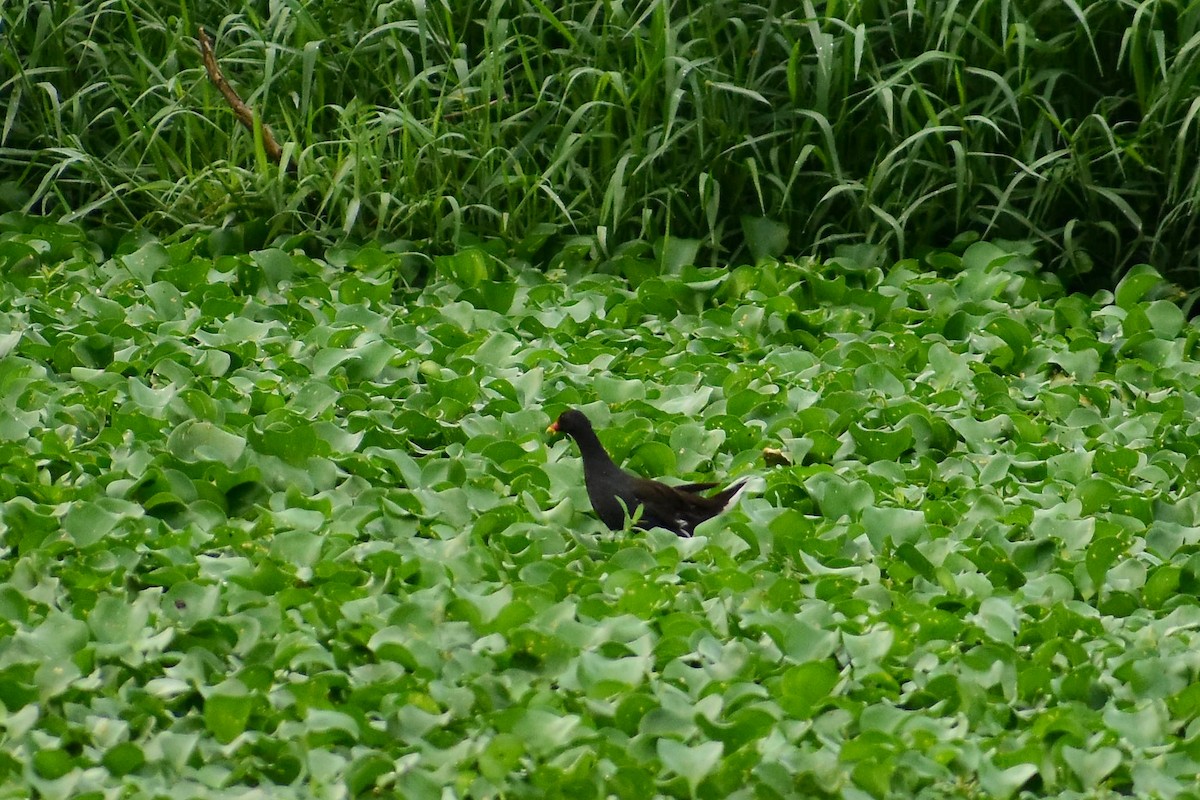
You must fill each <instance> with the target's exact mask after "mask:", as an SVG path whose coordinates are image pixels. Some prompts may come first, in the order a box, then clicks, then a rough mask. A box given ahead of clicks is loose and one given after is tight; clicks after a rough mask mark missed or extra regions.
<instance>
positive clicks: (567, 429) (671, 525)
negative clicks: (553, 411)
mask: <svg viewBox="0 0 1200 800" xmlns="http://www.w3.org/2000/svg"><path fill="white" fill-rule="evenodd" d="M546 430H547V432H550V433H565V434H566V435H567V436H570V437H571V438H572V439H574V440H575V443H576V444H577V445H579V452H580V453H581V454H582V455H583V482H584V484H585V485H586V486H587V493H588V499H590V500H591V501H592V509H593V510H594V511H595V512H596V516H598V517H600V521H601V522H603V523H604V524H605V525H607V526H608V527H609V528H611V529H612V530H614V531H615V530H620V529H621V528H622V526H624V524H625V516H626V513H628V515H629V516H630V518H633V519H635V520H636V522H635V523H634V524H635V525H636V526H637V527H639V528H642V529H645V530H649V529H650V528H666V529H667V530H669V531H674V532H675V533H676V534H678V535H679V536H691V535H692V531H693V530H695V528H696V526H697V525H699V524H700V523H701V522H704V521H705V520H706V519H711V518H712V517H715V516H716V515H717V514H720V513H721V512H722V511H724V510H725V509H726V508H728V507H729V506H730V505H732V504H733V503H734V502H735V501H736V500H737V497H738V495H739V494H740V493H741V490H742V488H743V486H745V483H746V482H745V481H744V480H741V481H738V482H737V483H735V484H733V485H732V486H730V487H729V488H727V489H722V490H721V491H719V492H717V493H716V494H714V495H713V496H711V497H704V496H703V495H701V494H698V493H699V492H702V491H704V490H706V489H711V488H713V487H714V486H716V485H717V484H715V483H689V484H685V485H683V486H668V485H666V484H665V483H659V482H658V481H652V480H647V479H646V478H639V477H637V476H635V475H630V474H629V473H628V472H625V471H624V470H622V469H621V468H620V467H618V466H617V465H616V464H614V463H613V460H612V459H611V458H610V457H609V455H608V453H607V452H606V451H605V450H604V445H602V444H600V439H599V438H597V436H596V432H595V431H594V430H592V423H591V421H589V420H588V418H587V417H586V416H584V414H583V412H581V411H576V410H575V409H568V410H566V411H564V412H563V413H562V414H560V415H559V417H558V419H557V420H556V421H555V422H554V424H552V425H551V426H550V427H549V428H547V429H546ZM639 509H641V515H640V516H639V514H638V510H639Z"/></svg>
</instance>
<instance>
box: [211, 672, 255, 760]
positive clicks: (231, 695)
mask: <svg viewBox="0 0 1200 800" xmlns="http://www.w3.org/2000/svg"><path fill="white" fill-rule="evenodd" d="M250 708H251V696H250V693H249V691H247V689H246V687H245V686H244V685H243V684H242V682H241V681H238V680H236V679H233V680H228V681H225V682H224V683H222V684H221V685H220V686H218V687H216V688H215V689H214V690H213V692H212V693H211V694H209V695H208V696H207V697H206V698H204V727H205V728H206V729H207V730H208V732H209V733H211V734H212V735H213V737H215V738H216V740H217V741H218V742H220V743H221V744H229V743H230V742H232V741H233V740H234V739H236V738H237V737H239V736H241V735H242V733H243V732H244V731H245V730H246V723H247V722H249V720H250Z"/></svg>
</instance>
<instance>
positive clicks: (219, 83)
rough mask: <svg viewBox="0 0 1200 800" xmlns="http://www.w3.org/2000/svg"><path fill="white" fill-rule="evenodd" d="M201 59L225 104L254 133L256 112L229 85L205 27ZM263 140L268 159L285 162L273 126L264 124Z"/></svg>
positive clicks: (201, 29) (201, 44)
mask: <svg viewBox="0 0 1200 800" xmlns="http://www.w3.org/2000/svg"><path fill="white" fill-rule="evenodd" d="M199 30H200V36H199V39H200V57H201V58H203V59H204V68H205V69H206V70H208V79H209V80H210V81H212V83H213V86H216V87H217V90H218V91H219V92H220V93H221V94H222V95H223V96H224V97H225V102H226V103H228V104H229V107H230V108H232V109H233V113H234V116H236V117H237V118H238V121H239V122H241V123H242V124H243V125H245V126H246V129H247V130H248V131H250V132H251V133H253V132H254V112H253V111H251V110H250V107H249V106H247V105H246V104H245V103H244V102H243V101H242V98H240V97H238V93H237V90H235V89H234V88H233V87H232V86H230V85H229V81H227V80H225V75H224V74H223V73H222V72H221V67H220V66H219V65H218V64H217V55H216V53H214V52H213V46H212V40H211V39H209V38H208V33H207V32H206V31H205V30H204V26H203V25H201V26H200V28H199ZM262 138H263V149H265V150H266V151H267V157H268V158H270V159H271V160H272V161H274V162H275V163H276V164H278V163H280V162H282V161H283V148H281V147H280V146H279V143H278V142H276V141H275V135H274V134H273V133H271V126H270V125H268V124H267V123H265V122H264V123H262Z"/></svg>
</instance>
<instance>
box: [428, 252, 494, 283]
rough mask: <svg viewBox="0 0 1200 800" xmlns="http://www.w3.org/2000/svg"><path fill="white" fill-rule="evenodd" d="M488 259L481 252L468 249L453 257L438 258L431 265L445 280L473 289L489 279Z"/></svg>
mask: <svg viewBox="0 0 1200 800" xmlns="http://www.w3.org/2000/svg"><path fill="white" fill-rule="evenodd" d="M488 259H489V256H488V255H487V253H485V252H484V251H483V250H480V249H479V248H475V247H468V248H466V249H463V250H459V251H458V252H457V253H454V254H453V255H448V256H438V257H437V258H435V259H434V260H433V263H434V269H436V270H437V273H438V274H439V275H441V276H442V277H443V278H445V279H446V280H448V281H452V282H454V283H457V284H458V285H459V286H464V287H468V288H474V287H476V286H479V285H480V284H482V283H483V282H484V281H486V280H487V279H488V278H489V273H488Z"/></svg>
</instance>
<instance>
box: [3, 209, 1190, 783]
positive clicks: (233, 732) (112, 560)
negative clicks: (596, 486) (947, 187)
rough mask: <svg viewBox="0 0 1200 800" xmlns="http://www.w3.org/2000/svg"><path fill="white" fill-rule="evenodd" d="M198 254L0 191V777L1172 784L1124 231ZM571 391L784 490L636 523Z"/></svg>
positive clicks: (677, 465) (1173, 714)
mask: <svg viewBox="0 0 1200 800" xmlns="http://www.w3.org/2000/svg"><path fill="white" fill-rule="evenodd" d="M200 246H201V245H200V244H198V243H194V242H193V243H180V244H174V245H170V246H163V245H161V244H158V243H156V242H153V241H147V240H144V239H140V238H136V237H131V238H130V239H128V240H125V241H121V242H117V243H116V245H115V248H114V249H115V252H114V254H113V255H112V256H111V257H109V256H107V255H105V254H104V253H103V252H102V250H101V249H100V248H99V247H97V246H96V245H95V244H94V243H93V242H91V241H89V239H88V238H87V237H86V236H84V235H83V233H82V232H81V231H80V230H79V229H77V228H74V227H72V226H69V225H63V224H52V223H44V222H39V221H37V220H30V219H24V218H18V217H14V216H12V215H9V216H5V217H0V254H2V255H0V276H2V280H0V406H2V408H3V412H4V413H3V414H2V415H0V500H2V506H0V545H2V546H3V549H4V556H5V557H4V558H3V559H0V612H2V613H0V654H2V658H0V704H2V705H3V716H4V732H5V735H4V737H3V739H2V740H0V793H3V794H5V795H6V796H9V795H11V796H28V793H29V791H30V790H31V787H32V790H34V791H36V793H37V794H38V795H39V796H45V797H80V796H106V795H111V794H114V793H117V794H130V796H134V795H136V796H168V795H170V796H203V797H241V796H244V795H245V793H246V792H248V791H249V792H253V791H259V792H262V793H264V794H268V795H271V796H281V797H282V796H296V797H317V796H330V795H338V796H342V795H353V796H374V795H391V794H395V793H401V794H403V795H404V796H406V797H431V798H440V797H443V796H445V795H444V791H449V792H451V793H453V794H454V795H455V796H463V797H465V796H470V797H491V796H500V795H503V796H509V797H540V796H551V795H553V796H561V795H565V794H568V793H569V794H571V795H573V796H578V797H581V798H582V797H597V798H599V797H605V796H610V795H614V794H615V795H617V796H636V797H650V796H655V795H660V796H672V797H676V796H677V797H692V796H695V797H734V798H750V797H760V796H767V797H771V796H781V797H786V796H795V795H797V794H802V795H804V796H818V797H821V796H837V795H843V796H856V797H857V796H868V795H869V796H873V797H896V798H908V797H918V796H920V797H935V796H936V797H944V796H986V797H1014V796H1029V797H1033V796H1045V795H1050V794H1056V795H1057V794H1068V795H1070V794H1088V793H1091V794H1097V795H1101V794H1103V795H1107V794H1113V793H1120V794H1131V795H1136V796H1160V797H1169V798H1186V797H1189V796H1191V793H1192V792H1193V791H1194V789H1193V787H1194V785H1195V781H1196V779H1197V776H1198V774H1200V762H1198V760H1197V758H1196V755H1195V747H1194V741H1193V740H1194V738H1195V737H1194V731H1193V729H1194V728H1195V726H1196V720H1197V715H1198V714H1200V695H1198V693H1197V691H1196V690H1195V685H1194V684H1195V656H1194V654H1195V651H1196V648H1197V646H1198V644H1200V642H1198V641H1197V633H1196V631H1197V629H1198V628H1200V604H1198V603H1197V592H1198V590H1200V553H1198V547H1200V534H1198V531H1200V504H1198V503H1197V502H1196V495H1195V493H1194V492H1193V491H1192V487H1193V486H1194V485H1195V482H1196V478H1197V474H1198V467H1197V463H1198V462H1197V459H1198V458H1200V450H1198V448H1197V446H1196V438H1195V435H1194V434H1195V431H1194V422H1193V420H1194V418H1195V416H1196V414H1195V408H1194V405H1195V401H1194V398H1195V397H1197V396H1198V394H1197V390H1198V388H1200V387H1198V385H1197V384H1198V382H1200V361H1198V360H1197V357H1196V345H1197V342H1200V335H1198V334H1197V331H1196V328H1195V326H1193V325H1191V324H1189V323H1186V322H1184V321H1183V320H1182V318H1180V317H1178V315H1177V314H1172V313H1171V312H1169V311H1168V310H1167V308H1166V307H1164V306H1161V305H1160V303H1161V301H1159V300H1156V299H1154V298H1152V297H1147V296H1145V291H1144V288H1145V286H1146V285H1147V284H1143V283H1142V282H1143V279H1144V278H1145V276H1146V275H1147V272H1146V271H1145V270H1137V271H1135V272H1134V273H1131V276H1130V278H1129V279H1127V282H1126V283H1124V284H1123V285H1122V286H1121V287H1119V288H1118V291H1117V292H1116V293H1115V294H1113V293H1108V292H1101V293H1098V294H1096V295H1094V296H1091V297H1086V296H1083V295H1079V294H1072V295H1065V294H1064V293H1063V292H1062V291H1061V290H1060V289H1059V288H1058V285H1057V283H1056V282H1055V281H1053V280H1049V279H1047V278H1046V277H1045V276H1044V275H1041V274H1039V272H1038V271H1037V264H1036V263H1034V262H1033V261H1031V260H1030V259H1029V258H1028V257H1026V256H1024V255H1021V254H1015V253H1011V252H1008V251H1006V250H1004V249H1002V248H999V247H995V246H992V245H988V244H975V245H973V246H971V247H970V248H969V249H967V250H966V251H965V252H963V253H958V254H956V253H947V252H941V253H937V254H933V255H931V256H930V257H929V258H928V259H926V260H924V261H918V260H907V261H901V262H899V263H896V264H893V265H891V266H888V267H886V268H881V267H877V266H871V265H870V263H863V262H861V261H858V260H856V256H855V253H854V252H852V251H847V252H846V253H843V254H842V255H841V256H839V257H838V258H836V259H833V260H831V261H830V262H829V263H825V264H820V263H792V264H780V263H773V262H772V263H764V264H763V265H761V266H760V267H758V268H755V269H744V270H734V271H725V270H696V269H694V268H684V269H682V270H681V272H680V274H679V275H678V276H666V277H660V278H654V279H652V280H646V281H644V282H642V283H641V284H640V285H638V286H636V287H634V288H629V287H628V286H627V284H625V283H624V282H623V281H621V280H619V279H615V278H613V277H610V276H604V275H594V276H590V277H582V278H577V279H573V280H569V281H568V280H566V278H565V272H564V271H558V272H552V273H549V274H542V273H538V272H532V271H529V270H524V269H521V268H520V266H519V265H518V266H513V265H512V264H510V263H505V262H504V261H503V260H498V259H494V258H492V257H486V258H483V259H482V261H478V260H477V259H476V255H474V254H473V253H472V252H470V251H468V252H466V253H465V254H462V255H461V256H456V257H453V258H451V259H449V260H447V261H444V262H439V266H438V269H437V278H436V279H435V280H434V281H433V282H432V283H430V284H429V286H427V287H426V288H424V289H422V290H419V291H418V290H412V289H409V288H406V287H404V286H403V285H401V284H399V283H398V282H392V281H391V279H390V276H391V275H392V274H393V273H394V272H395V271H396V270H398V269H401V266H400V265H401V264H402V263H403V262H404V259H405V258H407V256H405V255H404V254H401V253H386V252H382V251H367V252H350V251H334V252H331V253H330V254H328V256H327V257H326V258H322V259H314V258H310V257H308V256H305V255H304V254H303V253H302V252H301V251H299V250H288V251H285V250H278V249H276V250H262V251H258V252H255V253H252V254H250V255H226V256H221V257H219V258H216V259H208V258H202V257H199V256H198V255H197V252H196V251H197V249H198V248H199V247H200ZM860 255H861V254H860ZM514 260H515V258H514ZM480 263H482V265H483V270H484V272H482V273H481V272H480V271H479V270H477V269H476V267H475V266H474V265H477V264H480ZM463 265H466V266H465V267H464V266H463ZM493 282H494V283H495V284H497V285H504V286H507V287H508V292H507V293H506V294H505V295H504V297H505V298H507V299H506V300H505V301H504V303H502V304H501V305H503V306H504V307H505V309H504V312H503V313H500V312H498V311H497V310H496V306H497V302H496V299H495V295H494V294H490V293H489V292H490V291H491V290H489V289H488V287H489V286H490V285H492V283H493ZM1148 285H1153V282H1150V283H1149V284H1148ZM1139 287H1142V288H1139ZM384 288H385V289H386V291H383V289H384ZM567 405H574V406H580V407H582V408H584V409H585V410H586V411H587V412H588V413H590V414H591V415H592V416H593V417H594V418H595V420H596V421H597V423H599V425H600V428H601V431H602V434H601V435H602V437H603V438H604V440H605V442H606V444H607V445H608V446H609V447H610V448H611V449H612V451H613V453H614V455H615V456H616V457H617V458H618V459H619V460H622V461H627V462H629V463H636V464H640V465H642V466H644V467H645V468H646V469H647V470H652V471H656V472H657V471H660V470H661V471H670V472H671V473H673V474H675V475H677V476H678V477H680V478H682V479H685V480H687V479H690V480H697V479H700V478H702V477H704V476H707V475H718V476H729V477H732V476H739V475H746V474H749V473H759V474H761V475H762V476H763V477H764V478H765V488H764V490H763V491H762V493H761V494H760V495H759V496H753V497H748V498H746V499H745V500H744V502H743V503H742V504H741V505H740V506H739V508H738V509H736V510H734V511H731V512H730V513H728V514H726V515H724V516H722V517H720V518H718V519H716V520H714V521H712V522H710V523H707V524H706V525H705V526H704V527H703V528H702V529H701V531H700V532H699V535H698V536H697V537H696V538H694V539H678V538H676V537H675V536H673V535H671V534H669V533H666V532H664V531H651V532H649V533H646V534H644V535H642V534H630V533H628V532H618V533H615V534H614V533H611V532H609V531H607V530H606V529H604V528H603V527H602V526H601V525H600V524H599V523H598V522H597V521H595V520H594V519H593V518H592V516H591V515H590V514H589V513H587V512H586V508H587V498H586V493H585V491H584V488H583V485H582V480H581V473H580V465H579V461H578V457H577V455H576V454H575V452H574V451H573V450H572V449H571V448H570V447H569V445H568V444H567V443H565V442H550V441H547V440H546V437H545V434H544V432H543V431H544V428H545V426H546V424H547V423H548V422H549V421H550V420H551V419H552V418H553V416H554V415H555V414H556V413H557V412H558V411H559V410H560V409H561V408H562V407H564V406H567ZM764 447H770V448H773V449H774V450H776V451H778V453H779V455H778V456H776V458H775V463H776V464H777V466H773V467H767V466H764V465H763V463H762V460H761V456H762V450H763V448H764Z"/></svg>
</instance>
